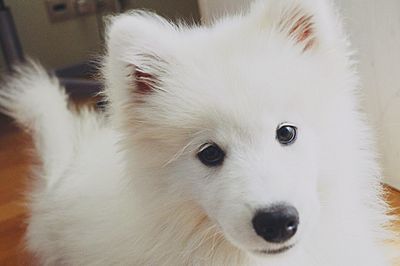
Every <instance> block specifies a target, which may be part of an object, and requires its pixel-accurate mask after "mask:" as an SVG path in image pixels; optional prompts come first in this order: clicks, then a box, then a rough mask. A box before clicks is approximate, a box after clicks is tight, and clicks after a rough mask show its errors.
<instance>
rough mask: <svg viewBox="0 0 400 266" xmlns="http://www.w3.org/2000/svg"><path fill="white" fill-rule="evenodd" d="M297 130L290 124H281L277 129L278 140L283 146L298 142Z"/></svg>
mask: <svg viewBox="0 0 400 266" xmlns="http://www.w3.org/2000/svg"><path fill="white" fill-rule="evenodd" d="M296 135H297V128H296V127H295V126H292V125H288V124H281V125H279V126H278V128H277V129H276V139H277V140H278V141H279V143H280V144H282V145H290V144H293V143H294V142H295V141H296Z"/></svg>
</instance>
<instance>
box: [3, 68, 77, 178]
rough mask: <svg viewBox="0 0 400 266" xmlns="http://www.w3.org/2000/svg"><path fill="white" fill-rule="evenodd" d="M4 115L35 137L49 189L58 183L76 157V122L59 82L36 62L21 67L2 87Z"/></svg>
mask: <svg viewBox="0 0 400 266" xmlns="http://www.w3.org/2000/svg"><path fill="white" fill-rule="evenodd" d="M0 112H3V113H5V114H7V115H9V116H11V117H13V118H14V119H15V120H16V121H17V122H18V124H19V125H20V126H21V127H23V128H25V129H27V130H28V131H30V132H31V133H32V135H33V140H34V144H35V148H36V150H37V151H38V155H39V157H40V159H41V162H42V163H43V175H44V177H46V179H48V180H46V181H48V182H46V183H47V185H50V184H49V183H51V181H55V180H56V179H58V178H57V177H58V176H60V175H61V174H62V171H63V170H64V169H65V167H66V165H67V164H68V163H69V162H70V160H71V158H72V155H73V149H74V144H73V143H74V120H75V117H74V116H75V115H74V114H73V113H72V112H71V111H70V110H69V109H68V97H67V95H66V94H65V90H64V88H62V87H61V86H60V84H59V82H58V80H57V79H56V78H55V77H51V76H49V75H48V74H47V72H46V71H45V70H44V69H43V68H42V67H41V66H39V65H37V64H35V63H33V62H31V63H28V64H27V65H24V66H20V67H17V68H16V73H15V74H13V75H12V76H11V77H8V78H6V80H5V83H4V84H2V85H1V86H0Z"/></svg>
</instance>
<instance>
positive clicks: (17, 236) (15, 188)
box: [0, 117, 400, 266]
mask: <svg viewBox="0 0 400 266" xmlns="http://www.w3.org/2000/svg"><path fill="white" fill-rule="evenodd" d="M30 146H31V143H30V138H29V136H28V135H27V134H25V133H23V132H22V131H21V130H18V129H17V128H16V127H14V126H12V125H11V124H10V123H8V122H5V121H4V119H1V117H0V266H8V265H10V266H11V265H34V263H33V258H32V257H31V256H29V254H27V253H26V252H24V250H23V245H22V242H21V239H22V236H23V234H24V229H25V225H24V218H25V217H26V209H25V207H24V206H23V196H22V193H23V191H24V190H25V189H26V188H27V186H28V180H27V178H26V176H27V174H28V167H29V163H30V162H31V159H32V158H29V156H28V153H27V149H28V148H29V147H30ZM388 192H389V193H388V201H389V202H390V203H391V205H392V206H393V207H395V208H397V212H398V214H400V193H399V192H398V191H395V190H393V189H390V188H388ZM395 226H396V230H397V231H398V232H400V221H398V223H397V225H395ZM398 248H399V253H400V245H399V247H398ZM395 265H396V266H400V261H399V262H398V264H395ZM377 266H379V265H377Z"/></svg>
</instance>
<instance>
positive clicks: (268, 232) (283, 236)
mask: <svg viewBox="0 0 400 266" xmlns="http://www.w3.org/2000/svg"><path fill="white" fill-rule="evenodd" d="M252 222H253V227H254V230H255V231H256V233H257V235H259V236H261V237H262V238H264V239H265V240H266V241H267V242H271V243H283V242H285V241H287V240H289V239H290V238H291V237H292V236H294V234H296V231H297V227H298V225H299V213H298V212H297V210H296V208H294V207H292V206H288V205H284V204H279V205H274V206H272V207H270V208H267V209H262V210H260V211H258V212H257V213H256V215H255V216H254V218H253V220H252Z"/></svg>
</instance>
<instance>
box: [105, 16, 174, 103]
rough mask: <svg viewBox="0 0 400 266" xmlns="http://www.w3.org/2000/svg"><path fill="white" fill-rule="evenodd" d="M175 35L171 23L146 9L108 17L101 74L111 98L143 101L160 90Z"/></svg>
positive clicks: (169, 62)
mask: <svg viewBox="0 0 400 266" xmlns="http://www.w3.org/2000/svg"><path fill="white" fill-rule="evenodd" d="M176 35H177V30H176V28H175V26H174V25H173V24H172V23H169V22H168V21H166V20H165V19H163V18H161V17H159V16H157V15H155V14H153V13H149V12H143V11H135V12H132V13H129V14H124V15H120V16H117V17H113V18H111V19H109V22H108V27H107V52H108V53H107V56H106V58H105V66H104V69H103V74H104V76H105V79H106V82H107V93H108V95H109V97H111V98H113V99H112V101H114V102H118V101H121V100H127V99H129V100H130V101H133V102H143V101H144V100H145V97H146V96H147V95H150V94H152V93H154V92H156V91H157V90H161V81H162V79H163V77H164V76H165V75H166V74H167V72H168V69H169V65H170V64H172V61H173V56H172V54H173V53H172V52H171V50H172V49H170V48H171V47H172V46H173V45H172V43H173V41H174V39H175V37H176Z"/></svg>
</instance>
